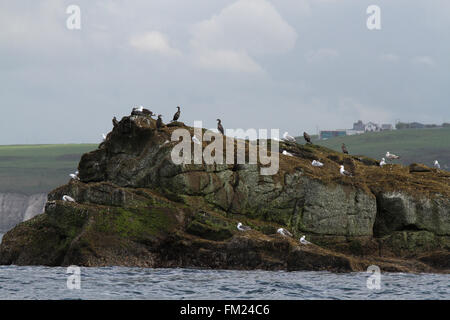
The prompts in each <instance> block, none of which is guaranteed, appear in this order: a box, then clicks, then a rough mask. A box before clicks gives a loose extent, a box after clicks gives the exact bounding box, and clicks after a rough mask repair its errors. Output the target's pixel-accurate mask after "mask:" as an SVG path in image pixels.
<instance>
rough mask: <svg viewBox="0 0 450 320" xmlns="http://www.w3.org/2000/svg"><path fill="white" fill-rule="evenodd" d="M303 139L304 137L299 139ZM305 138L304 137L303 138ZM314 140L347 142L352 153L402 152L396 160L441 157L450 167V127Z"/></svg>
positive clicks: (427, 161) (325, 143)
mask: <svg viewBox="0 0 450 320" xmlns="http://www.w3.org/2000/svg"><path fill="white" fill-rule="evenodd" d="M298 140H299V141H300V142H301V143H304V140H303V137H302V138H301V139H300V138H299V139H298ZM302 140H303V141H302ZM313 143H316V144H319V145H322V146H325V147H328V148H330V149H333V150H337V151H341V145H342V143H345V145H346V146H347V149H348V151H349V153H350V154H354V155H365V156H368V157H371V158H375V159H378V160H380V159H381V158H382V157H384V156H385V154H386V151H389V152H390V153H393V154H396V155H399V156H400V157H401V159H400V160H397V161H395V163H401V164H403V165H409V164H410V163H413V162H417V163H423V164H426V165H428V166H433V162H434V160H438V161H439V163H440V164H441V168H442V169H446V170H448V169H449V168H450V128H433V129H404V130H394V131H384V132H375V133H365V134H361V135H355V136H345V137H337V138H332V139H328V140H323V141H317V140H316V141H313Z"/></svg>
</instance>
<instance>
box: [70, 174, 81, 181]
mask: <svg viewBox="0 0 450 320" xmlns="http://www.w3.org/2000/svg"><path fill="white" fill-rule="evenodd" d="M69 176H70V177H71V178H72V179H73V180H80V178H78V175H77V174H75V173H71V174H69Z"/></svg>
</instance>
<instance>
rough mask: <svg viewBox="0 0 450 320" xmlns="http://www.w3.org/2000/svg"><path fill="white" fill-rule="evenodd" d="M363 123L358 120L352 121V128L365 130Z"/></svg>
mask: <svg viewBox="0 0 450 320" xmlns="http://www.w3.org/2000/svg"><path fill="white" fill-rule="evenodd" d="M365 126H366V125H365V124H364V123H363V122H362V121H361V120H358V122H355V123H353V130H354V131H363V132H364V131H365Z"/></svg>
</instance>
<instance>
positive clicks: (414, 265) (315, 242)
mask: <svg viewBox="0 0 450 320" xmlns="http://www.w3.org/2000/svg"><path fill="white" fill-rule="evenodd" d="M180 128H184V129H186V130H188V131H189V132H190V134H191V135H193V134H194V129H193V128H191V127H187V126H185V125H184V124H183V123H181V122H174V123H171V124H168V125H167V126H165V127H163V128H161V129H160V130H157V129H156V121H155V120H153V119H152V118H150V117H149V116H145V115H134V116H127V117H124V118H122V120H121V121H120V122H118V123H117V124H116V125H115V127H114V129H113V131H112V132H111V133H109V134H108V136H107V138H106V140H105V141H104V142H103V143H102V144H101V145H100V146H99V148H98V149H97V150H95V151H93V152H90V153H87V154H85V155H83V157H82V158H81V161H80V163H79V178H80V180H71V181H70V182H69V183H68V184H66V185H64V186H62V187H60V188H58V189H56V190H53V191H52V192H51V193H50V194H49V196H48V200H49V201H48V202H47V204H46V208H45V213H43V214H41V215H38V216H36V217H34V218H33V219H31V220H29V221H26V222H23V223H21V224H19V225H18V226H16V227H15V228H14V229H12V230H11V231H9V232H8V233H7V234H5V235H4V237H3V241H2V243H1V245H0V264H16V265H48V266H60V265H72V264H74V265H80V266H107V265H121V266H140V267H195V268H223V269H267V270H279V269H284V270H330V271H342V272H345V271H365V270H366V268H367V267H368V266H369V265H373V264H374V265H378V266H379V267H380V268H381V270H382V271H401V272H449V271H450V251H449V249H450V173H448V172H446V171H440V170H436V169H432V168H428V167H426V166H423V165H420V164H413V165H411V166H409V167H404V166H400V165H395V164H389V165H385V166H383V167H380V166H379V164H378V162H377V161H375V160H373V159H370V158H366V157H362V156H352V155H344V154H340V153H337V152H334V151H332V150H330V149H327V148H324V147H320V146H316V145H299V144H295V143H288V142H280V152H282V151H284V150H285V151H287V152H289V153H291V154H292V156H289V155H284V154H279V170H278V172H277V173H276V174H274V175H267V176H264V175H261V174H260V170H259V169H260V167H261V165H260V164H229V165H228V164H213V165H207V164H205V163H202V164H180V165H177V164H175V163H173V161H172V160H171V159H172V158H171V152H172V150H173V148H174V146H175V145H176V144H177V143H178V142H176V141H174V142H172V141H171V136H172V133H173V131H174V130H176V129H180ZM202 132H204V130H203V131H202ZM259 142H260V143H264V144H265V145H267V146H269V147H270V145H271V143H273V141H272V140H265V141H261V140H260V141H259ZM189 143H191V144H192V146H194V144H195V143H194V142H192V141H189ZM207 144H208V143H206V142H203V147H205V146H206V145H207ZM234 147H236V140H235V141H234ZM245 147H246V148H245V149H246V155H247V156H249V153H250V152H251V151H250V149H251V148H249V142H248V141H246V142H245ZM269 150H270V148H269ZM312 160H319V161H320V162H322V163H323V164H324V166H323V167H314V166H312V165H311V161H312ZM340 165H344V166H345V168H346V170H348V171H350V172H351V174H352V176H343V175H341V174H340V173H339V167H340ZM63 195H69V196H70V197H72V198H74V199H75V200H76V202H65V201H62V200H61V199H62V196H63ZM238 222H242V223H243V224H244V225H247V226H250V227H251V228H252V230H250V231H245V232H242V231H239V230H237V228H236V225H237V223H238ZM280 227H283V228H285V229H287V230H289V231H290V232H291V233H292V234H293V235H294V236H293V237H292V238H291V237H285V236H282V235H280V234H278V233H277V229H278V228H280ZM302 235H306V238H307V239H308V240H309V241H310V242H311V244H308V245H304V244H301V243H300V242H299V240H298V239H299V238H300V236H302Z"/></svg>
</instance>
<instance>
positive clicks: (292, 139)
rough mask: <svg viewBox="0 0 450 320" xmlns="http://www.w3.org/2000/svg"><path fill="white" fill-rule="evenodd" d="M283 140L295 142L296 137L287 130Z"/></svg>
mask: <svg viewBox="0 0 450 320" xmlns="http://www.w3.org/2000/svg"><path fill="white" fill-rule="evenodd" d="M283 140H286V141H290V142H295V138H294V137H293V136H290V135H289V133H287V131H286V132H285V133H284V134H283Z"/></svg>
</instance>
